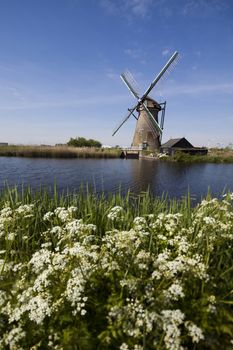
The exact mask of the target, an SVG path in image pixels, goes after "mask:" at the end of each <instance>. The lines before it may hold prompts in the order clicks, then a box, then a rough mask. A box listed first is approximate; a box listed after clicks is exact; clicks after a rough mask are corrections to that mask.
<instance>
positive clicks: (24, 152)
mask: <svg viewBox="0 0 233 350" xmlns="http://www.w3.org/2000/svg"><path fill="white" fill-rule="evenodd" d="M120 153H121V151H120V150H118V149H102V148H87V147H83V148H77V147H67V146H59V147H57V146H2V147H0V157H32V158H119V157H120Z"/></svg>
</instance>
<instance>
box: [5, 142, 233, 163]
mask: <svg viewBox="0 0 233 350" xmlns="http://www.w3.org/2000/svg"><path fill="white" fill-rule="evenodd" d="M121 153H122V150H121V149H120V148H99V147H97V148H96V147H72V146H16V145H8V146H0V157H30V158H120V155H121ZM160 156H161V157H159V158H158V157H157V155H156V154H154V155H153V154H152V153H151V152H150V151H142V158H144V159H154V160H160V161H166V162H178V163H233V150H232V149H227V148H225V149H217V148H210V149H209V150H208V154H207V155H204V156H201V155H189V154H186V153H182V152H180V153H177V154H175V155H174V156H164V155H162V154H160Z"/></svg>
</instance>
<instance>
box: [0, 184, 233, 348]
mask: <svg viewBox="0 0 233 350" xmlns="http://www.w3.org/2000/svg"><path fill="white" fill-rule="evenodd" d="M232 241H233V193H228V194H226V195H223V196H222V198H221V199H216V198H212V197H211V195H208V196H207V197H206V198H205V199H203V200H202V202H201V203H199V204H198V205H196V206H195V207H191V204H190V198H189V197H188V196H187V197H186V198H184V199H182V200H180V201H177V200H168V199H167V198H153V197H152V196H150V194H149V193H147V192H146V193H142V194H141V195H139V196H137V197H133V196H131V194H130V193H128V194H127V195H126V196H125V197H123V196H121V194H120V193H119V194H109V195H108V196H107V197H106V196H104V194H102V195H100V196H96V195H95V194H94V193H92V192H88V191H87V190H85V189H80V192H79V193H78V194H76V195H73V194H71V195H70V196H58V194H57V192H56V191H55V192H54V194H53V196H50V195H49V193H48V192H47V191H46V190H41V191H40V192H37V193H33V192H31V191H30V189H25V190H24V191H22V192H20V191H19V190H17V188H15V189H8V190H4V191H3V192H1V193H0V243H1V251H0V274H1V278H0V296H1V298H0V333H1V340H0V348H1V349H38V350H39V349H90V350H92V349H93V350H94V349H103V350H105V349H106V350H107V349H113V350H114V349H120V350H144V349H147V350H152V349H160V350H171V349H173V350H178V349H181V348H182V349H184V348H186V349H194V348H195V349H213V350H218V349H226V350H230V349H232V343H233V318H232V304H233V300H232V290H233V279H232V260H233V250H232V244H233V242H232Z"/></svg>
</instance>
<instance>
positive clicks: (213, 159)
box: [160, 148, 233, 163]
mask: <svg viewBox="0 0 233 350" xmlns="http://www.w3.org/2000/svg"><path fill="white" fill-rule="evenodd" d="M160 159H161V160H163V161H168V162H169V161H173V162H178V163H233V150H232V149H224V148H222V149H218V148H210V149H208V154H207V155H189V154H187V153H182V152H179V153H177V154H175V155H174V156H172V157H162V158H160Z"/></svg>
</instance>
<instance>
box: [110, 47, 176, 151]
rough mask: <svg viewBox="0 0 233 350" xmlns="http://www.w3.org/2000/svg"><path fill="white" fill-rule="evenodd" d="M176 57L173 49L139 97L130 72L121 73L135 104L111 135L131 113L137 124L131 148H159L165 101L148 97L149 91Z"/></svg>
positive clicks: (114, 132)
mask: <svg viewBox="0 0 233 350" xmlns="http://www.w3.org/2000/svg"><path fill="white" fill-rule="evenodd" d="M177 58H178V52H177V51H175V52H174V54H173V55H172V56H171V58H170V59H169V60H168V62H167V63H166V64H165V66H164V67H163V68H162V69H161V71H160V72H159V74H158V75H157V76H156V77H155V79H154V80H153V81H152V83H151V84H150V86H149V87H148V88H147V90H146V91H145V93H144V94H143V95H142V96H141V97H140V96H139V93H138V87H137V85H136V82H135V80H134V78H133V76H132V74H131V73H130V72H126V73H122V74H121V76H120V77H121V79H122V80H123V82H124V83H125V85H126V86H127V88H128V89H129V91H130V92H131V94H132V95H133V96H134V97H135V98H136V100H137V104H136V105H135V106H133V107H132V108H129V109H128V112H129V113H128V114H127V115H126V116H125V117H124V118H123V120H122V121H121V122H120V124H119V125H118V126H117V127H116V128H115V130H114V131H113V134H112V136H114V135H115V134H116V132H117V131H118V130H119V129H120V128H121V127H122V125H123V124H124V123H125V122H126V121H127V120H128V119H129V118H130V117H131V115H133V116H134V118H135V119H137V124H136V129H135V132H134V137H133V142H132V148H137V149H148V150H151V151H156V150H159V148H160V146H161V139H162V133H163V127H164V117H165V109H166V102H163V103H158V102H156V101H155V100H154V99H152V98H151V97H149V93H150V92H151V91H152V89H153V88H154V87H155V85H156V84H157V83H158V82H159V81H160V80H161V79H162V78H164V74H165V73H167V72H169V70H170V68H171V67H172V66H175V65H176V63H177ZM135 111H136V112H137V115H135ZM159 112H161V117H160V122H159V118H158V114H159Z"/></svg>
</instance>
